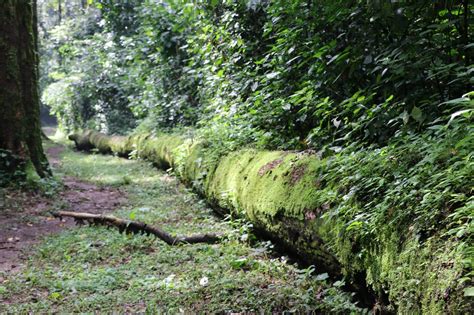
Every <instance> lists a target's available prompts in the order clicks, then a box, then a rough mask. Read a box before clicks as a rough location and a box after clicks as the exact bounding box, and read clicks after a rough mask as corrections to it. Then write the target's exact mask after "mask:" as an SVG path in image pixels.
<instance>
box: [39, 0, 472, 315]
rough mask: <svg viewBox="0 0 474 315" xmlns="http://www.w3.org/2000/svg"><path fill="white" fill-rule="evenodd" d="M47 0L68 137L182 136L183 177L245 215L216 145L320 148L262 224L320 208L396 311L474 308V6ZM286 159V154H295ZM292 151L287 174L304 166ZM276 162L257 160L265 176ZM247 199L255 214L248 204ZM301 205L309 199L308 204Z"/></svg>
mask: <svg viewBox="0 0 474 315" xmlns="http://www.w3.org/2000/svg"><path fill="white" fill-rule="evenodd" d="M38 5H39V6H38V11H39V34H40V38H41V41H40V54H41V63H40V74H41V77H40V86H41V90H42V94H41V95H42V96H41V100H42V103H43V105H44V106H45V109H47V110H49V111H50V112H51V113H52V114H53V115H55V116H56V118H57V121H58V123H59V128H60V130H62V131H63V132H64V133H71V132H77V131H80V130H86V129H92V130H96V131H100V132H103V133H106V134H110V135H143V134H147V135H153V136H156V137H159V136H160V135H163V134H164V133H166V134H168V135H169V134H172V135H178V136H177V137H179V140H176V141H177V142H176V143H177V145H175V143H172V144H171V145H170V146H171V147H172V148H173V149H175V150H174V151H173V152H174V153H173V154H175V157H174V159H175V160H174V161H173V163H174V167H175V169H176V172H177V174H178V175H179V176H181V177H183V178H184V179H185V181H186V179H188V181H189V182H191V184H192V186H193V187H194V188H195V190H197V191H198V192H200V193H201V194H204V195H206V196H208V195H212V194H214V195H213V196H214V197H215V198H216V199H219V200H222V199H225V200H226V202H228V204H229V205H230V206H229V207H228V208H232V207H234V208H236V209H237V210H236V211H237V212H238V211H239V210H238V208H239V207H241V206H242V204H245V202H247V201H245V202H243V201H242V200H244V197H242V196H240V195H236V196H233V195H228V196H227V195H225V193H226V192H222V191H217V189H216V192H214V191H212V189H213V186H212V185H213V183H212V182H213V181H219V180H221V179H220V178H219V174H218V172H215V170H216V169H217V167H218V165H219V164H218V162H219V161H220V159H221V158H222V157H223V156H226V155H228V154H229V153H231V152H234V151H236V150H243V151H238V152H240V153H238V154H241V157H242V159H244V160H245V159H246V158H248V159H249V161H250V160H251V159H253V158H254V157H253V156H254V155H255V156H256V155H258V154H261V152H267V151H266V150H273V151H275V152H277V153H278V154H281V152H280V151H277V150H285V151H287V152H286V153H285V154H293V153H294V152H302V153H294V154H296V155H297V156H298V158H299V155H298V154H306V155H310V156H311V157H312V158H314V160H318V161H321V162H314V161H313V160H311V161H312V162H308V165H309V166H307V165H305V166H304V167H302V168H300V170H302V171H301V174H300V175H298V177H297V179H296V181H295V182H293V183H292V184H293V185H294V186H297V185H296V184H297V182H298V180H300V177H301V178H303V180H301V182H302V183H303V182H304V181H307V182H304V183H309V182H310V181H311V185H312V186H311V191H310V192H308V191H309V190H302V191H301V192H300V194H299V195H298V196H297V198H298V199H295V200H279V199H278V197H279V196H277V195H276V196H273V197H272V198H273V199H271V198H270V197H269V199H271V200H276V201H275V204H277V205H276V206H275V209H273V208H272V209H270V210H268V211H269V212H271V211H274V213H273V215H274V216H273V217H272V220H274V221H272V222H271V223H268V222H266V221H264V220H262V221H264V223H261V224H263V225H265V224H268V226H264V228H265V229H267V230H270V231H275V230H272V229H273V227H274V226H275V225H277V226H278V228H280V225H278V224H282V225H284V224H283V223H285V222H286V223H288V222H289V221H285V219H287V218H291V220H300V221H304V220H306V221H311V220H313V219H314V217H318V219H321V220H322V221H324V222H325V223H324V224H327V225H316V224H315V223H314V225H311V224H312V223H308V225H305V228H307V230H308V231H310V232H311V233H313V232H314V234H317V235H318V236H321V238H322V239H323V240H324V242H325V244H327V247H328V248H329V251H330V253H331V255H333V256H334V257H336V258H337V261H338V263H340V264H341V266H342V267H341V269H342V274H343V275H344V277H345V279H346V280H347V282H348V283H356V284H358V285H360V287H363V288H368V289H367V290H368V293H367V295H371V296H375V297H376V300H377V301H378V302H380V303H382V304H386V305H390V306H389V307H388V308H387V309H389V310H390V311H394V310H400V311H401V312H402V313H403V312H404V311H407V310H410V311H413V310H420V311H423V312H425V313H432V314H435V313H438V312H439V311H440V310H443V311H445V312H448V313H449V312H455V311H459V310H467V309H468V308H469V306H468V303H467V302H466V300H465V299H466V297H472V296H474V287H473V284H472V276H473V271H472V266H473V257H474V248H473V246H472V244H473V243H472V241H473V239H472V232H473V223H472V221H473V216H474V215H473V205H474V197H473V194H472V192H473V191H472V187H474V177H473V176H472V175H473V173H474V170H473V167H474V163H473V148H474V137H473V124H472V118H473V112H474V89H473V86H474V75H473V74H474V65H473V60H474V43H473V40H472V39H473V38H474V30H473V27H472V24H473V19H474V18H473V16H474V15H473V13H474V4H472V3H470V2H469V1H468V0H463V1H455V0H443V1H441V0H439V1H438V0H437V1H432V0H420V1H375V0H374V1H365V0H354V1H346V0H292V1H287V0H248V1H235V0H224V1H215V0H209V1H184V0H169V1H158V0H130V1H108V0H93V1H92V0H87V1H85V0H82V1H78V0H77V1H75V0H63V1H61V0H38ZM137 137H138V136H137ZM169 137H171V140H172V141H175V140H173V139H174V138H172V136H169ZM183 139H184V140H183ZM183 143H184V145H183ZM193 143H199V145H200V146H202V148H203V152H204V154H201V153H199V154H201V155H199V154H198V155H197V156H198V157H199V158H197V159H194V160H193V162H192V163H194V164H198V165H199V166H198V167H196V168H197V169H198V170H195V169H194V168H193V167H192V166H191V167H190V166H189V165H190V162H186V161H189V159H191V158H195V157H196V156H194V157H193V156H192V154H194V153H193V152H194V151H192V148H193V147H192V145H191V144H193ZM180 145H182V146H181V147H180ZM187 145H188V146H187ZM189 148H191V149H189ZM100 149H101V148H100V147H99V150H100ZM107 150H108V151H114V149H113V148H112V150H111V149H110V148H107ZM245 150H247V151H245ZM251 150H255V151H251ZM190 152H191V153H190ZM200 152H201V151H200ZM242 152H243V153H242ZM255 152H258V153H255ZM115 153H117V152H115ZM118 153H120V152H118ZM132 153H133V154H132V155H133V156H134V157H136V156H137V155H140V154H139V153H137V152H135V151H132ZM277 153H275V156H276V154H277ZM269 154H270V153H269ZM241 157H236V158H235V159H236V160H235V161H234V162H236V161H238V160H239V159H240V158H241ZM230 159H232V155H230ZM296 159H297V158H296ZM302 159H303V160H304V157H303V158H302ZM308 159H309V158H308ZM263 160H264V159H263V158H262V160H261V161H263ZM283 160H284V157H283V158H282V161H280V162H278V164H277V165H276V166H278V165H279V164H280V163H283V165H286V164H285V163H287V162H288V161H286V160H285V161H283ZM231 161H232V160H231ZM275 161H278V160H277V159H276V157H274V161H273V162H275ZM305 161H306V160H305ZM265 162H268V161H266V160H265ZM288 163H290V164H291V165H290V166H289V170H292V171H291V172H290V171H288V172H290V176H295V175H294V174H295V172H294V169H298V168H294V167H293V166H294V164H295V163H296V165H299V164H297V162H295V163H293V161H292V162H288ZM311 163H314V164H311ZM317 163H319V164H317ZM170 164H172V163H170ZM194 164H192V165H194ZM237 164H238V163H235V165H237ZM265 165H266V166H267V165H269V164H265ZM314 165H316V166H314ZM219 167H220V166H219ZM273 167H275V165H272V166H271V168H270V169H269V170H270V173H271V171H272V169H273ZM189 169H191V171H190V170H189ZM306 169H310V170H311V171H312V172H313V173H312V174H311V175H307V174H309V173H310V172H309V171H308V172H307V173H305V172H306ZM266 171H267V170H265V169H263V171H262V168H260V169H259V170H258V174H259V176H260V177H262V178H263V176H264V175H265V176H266V173H265V172H266ZM190 172H192V175H189V173H190ZM195 172H197V174H195ZM275 172H277V171H275ZM288 172H287V173H284V174H283V175H282V176H283V177H285V176H288ZM255 173H256V172H255ZM255 176H256V175H255ZM305 176H306V177H305ZM310 176H313V177H311V178H310ZM316 177H317V179H316V180H315V178H316ZM245 180H247V177H245ZM250 180H251V179H249V181H250ZM264 180H267V179H266V178H265V179H262V181H264ZM273 181H275V179H273ZM222 182H223V180H222ZM290 182H291V180H290ZM267 184H268V183H267ZM285 185H287V183H286V182H285ZM288 185H289V184H288ZM301 185H303V184H301ZM308 185H310V184H308ZM269 186H271V182H270V184H268V185H267V186H266V187H269ZM298 187H299V186H298ZM315 187H316V188H315ZM290 189H292V188H290ZM266 193H267V191H265V190H263V191H255V192H254V194H257V195H258V194H262V195H264V194H266ZM224 195H225V196H224ZM292 196H293V195H292ZM308 196H309V197H308ZM247 197H248V196H247ZM247 197H246V199H245V200H249V201H248V204H250V205H251V206H250V207H247V208H246V209H248V208H251V207H252V206H254V204H253V203H252V202H253V201H254V200H253V199H249V198H251V197H249V198H247ZM295 198H296V197H295ZM305 198H306V199H305ZM310 198H312V199H311V200H310V201H308V200H309V199H310ZM300 200H303V201H301V202H300ZM258 202H259V200H257V201H255V204H257V206H255V207H258V206H260V204H259V203H258ZM291 202H293V203H291ZM305 202H306V203H307V204H311V206H312V208H305V207H303V206H301V205H302V204H303V205H304V204H305ZM219 205H220V206H222V207H224V208H225V205H222V204H219ZM236 205H237V206H236ZM282 205H283V206H282ZM295 205H296V206H295ZM272 206H273V204H272ZM300 206H301V207H300ZM278 207H280V208H278ZM285 207H286V208H285ZM298 207H300V208H298ZM242 208H243V207H242ZM259 209H260V208H259ZM281 209H284V210H285V211H287V210H288V211H287V212H285V213H284V214H281V212H282V211H283V210H281ZM260 210H261V209H260ZM310 210H311V211H313V212H311V211H310ZM242 211H244V210H242ZM264 211H267V209H264V210H262V212H264ZM292 211H293V212H292ZM308 215H309V216H310V217H309V218H310V219H308ZM256 216H257V215H256ZM285 216H286V217H285ZM311 216H313V217H311ZM282 218H283V219H282ZM295 218H296V219H295ZM257 220H258V218H257ZM278 220H280V221H278ZM275 222H277V223H275ZM281 222H283V223H281ZM291 222H293V221H291ZM302 224H303V223H302ZM305 224H306V223H305ZM329 227H331V228H329ZM282 229H283V228H282ZM280 232H281V230H277V232H276V234H278V233H280ZM310 232H308V233H310ZM283 235H284V236H282V238H284V237H286V235H285V234H283ZM279 236H281V235H279ZM299 241H300V240H299V239H298V240H297V241H295V242H296V243H297V244H298V246H302V248H304V250H306V247H304V246H305V244H303V245H301V243H298V242H299ZM447 266H449V268H448V267H447ZM440 275H442V276H440ZM420 288H423V292H421V291H420ZM441 288H442V289H441ZM441 291H442V292H441ZM443 294H444V295H443ZM378 302H377V303H378ZM391 303H392V304H391ZM394 305H395V306H394Z"/></svg>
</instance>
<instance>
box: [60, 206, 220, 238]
mask: <svg viewBox="0 0 474 315" xmlns="http://www.w3.org/2000/svg"><path fill="white" fill-rule="evenodd" d="M53 216H54V217H57V218H62V217H71V218H74V219H75V220H76V222H77V223H79V224H83V223H84V221H87V222H88V223H89V224H98V225H105V226H112V227H116V228H118V229H119V231H120V232H128V233H133V234H147V235H154V236H156V237H158V238H159V239H161V240H162V241H164V242H165V243H166V244H168V245H178V244H183V243H187V244H195V243H211V244H212V243H216V242H218V241H219V240H220V239H221V238H222V236H221V235H218V234H196V235H192V236H172V235H171V234H169V233H167V232H165V231H163V230H162V229H160V228H159V227H156V226H150V225H148V224H146V223H143V222H137V221H131V220H124V219H120V218H117V217H114V216H111V215H103V214H93V213H85V212H70V211H59V212H55V213H53Z"/></svg>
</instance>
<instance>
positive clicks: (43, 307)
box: [0, 148, 364, 313]
mask: <svg viewBox="0 0 474 315" xmlns="http://www.w3.org/2000/svg"><path fill="white" fill-rule="evenodd" d="M55 165H56V169H55V174H56V176H57V179H58V180H61V178H64V177H65V176H73V177H75V178H78V179H80V180H84V181H87V182H90V183H93V184H95V185H98V186H99V187H120V189H121V190H122V191H123V192H124V194H125V195H127V196H128V202H126V203H125V204H123V205H122V206H120V207H119V208H118V209H116V211H115V212H114V215H116V216H119V217H122V218H127V219H133V220H139V221H143V222H146V223H150V224H154V225H159V226H162V227H163V228H164V229H165V230H166V231H168V232H170V233H172V234H178V235H184V234H193V233H203V232H211V231H212V232H222V233H224V234H225V235H226V238H225V239H224V240H223V241H222V242H221V243H219V244H213V245H210V244H195V245H182V246H169V245H166V244H165V243H163V242H162V241H160V240H158V239H156V238H154V237H150V236H142V235H134V236H130V235H124V234H120V233H119V232H118V231H116V230H109V229H106V228H104V227H97V226H92V227H77V228H71V229H67V230H64V231H63V232H61V233H60V234H58V235H56V236H50V237H47V238H46V239H45V240H44V241H43V242H42V243H41V244H40V245H39V246H38V247H37V248H35V249H31V255H30V258H29V261H28V263H27V267H26V268H24V270H22V271H21V272H18V273H16V274H10V275H8V274H2V275H1V277H2V279H3V283H0V301H1V302H2V303H0V305H1V306H0V312H13V313H18V312H42V311H48V312H94V311H105V310H107V311H111V310H116V311H120V312H127V311H133V312H138V311H147V312H148V311H149V312H154V311H157V310H160V309H162V310H166V311H168V312H183V311H189V310H192V311H209V312H216V311H279V312H282V311H310V310H313V311H325V312H329V311H343V312H344V313H346V312H347V313H348V312H351V313H352V312H353V313H361V312H363V311H364V310H362V309H360V308H358V307H357V306H356V305H355V304H354V303H352V302H351V299H352V298H351V294H350V293H346V292H343V291H342V290H341V289H340V288H341V287H342V285H343V283H342V282H341V281H339V282H334V283H332V282H329V280H328V275H327V274H325V273H322V274H318V271H317V267H316V268H315V267H309V268H305V269H302V268H298V266H296V265H295V264H294V263H292V262H291V260H289V259H288V258H287V257H285V256H280V255H279V254H277V253H276V252H275V251H274V250H273V245H272V244H271V243H270V242H267V241H261V240H257V239H256V237H255V236H254V235H253V234H252V226H251V225H250V224H248V223H246V222H244V221H241V220H233V219H231V218H225V219H224V220H221V219H219V218H217V217H215V216H214V215H213V214H212V210H211V209H210V208H208V207H207V206H206V204H205V203H204V201H203V200H200V199H199V198H198V197H197V196H196V195H195V194H193V193H192V192H190V191H189V190H188V189H186V188H185V187H184V186H183V185H182V184H180V183H179V182H178V181H177V180H176V179H175V178H174V177H173V176H170V175H169V174H167V173H166V172H163V171H159V170H157V169H155V168H154V167H153V166H152V165H150V164H149V163H146V162H144V161H139V160H127V159H121V158H118V157H110V156H103V155H100V154H92V155H85V154H82V153H78V152H75V151H73V150H71V149H70V148H66V149H65V150H64V151H63V152H62V153H61V154H60V160H59V163H57V164H55ZM56 205H58V203H56ZM58 208H59V209H61V207H60V206H58ZM51 210H58V209H51ZM62 210H67V209H62Z"/></svg>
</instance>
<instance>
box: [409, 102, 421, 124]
mask: <svg viewBox="0 0 474 315" xmlns="http://www.w3.org/2000/svg"><path fill="white" fill-rule="evenodd" d="M411 117H413V119H414V120H416V121H417V122H422V121H423V112H422V111H421V109H419V108H418V107H416V106H415V107H413V109H412V110H411Z"/></svg>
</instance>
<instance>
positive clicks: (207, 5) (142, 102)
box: [44, 0, 474, 148]
mask: <svg viewBox="0 0 474 315" xmlns="http://www.w3.org/2000/svg"><path fill="white" fill-rule="evenodd" d="M95 4H96V7H94V8H92V7H91V8H89V9H88V11H87V12H86V13H84V14H83V15H82V16H80V17H74V19H73V21H75V22H74V23H75V25H76V27H67V31H66V30H65V29H66V28H65V27H64V25H66V24H67V23H72V22H67V21H66V22H63V24H61V25H59V26H56V27H55V28H54V29H53V31H52V32H51V33H52V34H53V36H52V38H53V39H50V41H53V42H56V43H59V44H57V45H56V46H55V47H57V48H58V51H59V55H60V56H61V58H62V59H63V60H62V65H58V69H59V71H62V72H64V73H66V77H69V76H70V75H76V76H79V77H82V80H81V82H80V83H79V84H78V86H75V87H74V90H75V93H74V96H73V97H72V98H71V99H70V100H69V102H68V103H67V104H69V105H68V106H70V107H74V108H75V110H72V109H69V110H67V111H62V112H58V115H59V117H60V118H63V119H64V118H65V116H68V115H70V117H69V118H68V119H67V120H68V121H71V120H72V121H74V122H76V124H74V123H73V124H71V123H68V124H67V126H69V127H78V126H85V125H87V124H88V123H91V122H92V125H93V126H95V127H97V128H99V129H102V130H104V131H109V132H124V131H127V130H129V128H131V127H133V126H134V125H135V121H138V122H140V121H141V120H143V119H144V118H146V117H148V119H146V123H147V126H148V128H150V129H163V128H172V127H177V126H189V125H191V126H193V125H196V124H198V125H199V126H201V127H204V128H205V129H207V130H206V133H209V132H211V133H212V131H213V130H221V129H229V128H231V129H232V130H234V131H235V132H233V133H231V134H226V138H227V139H231V140H226V142H229V143H231V142H232V141H235V142H237V143H239V144H240V143H252V142H258V143H260V144H261V145H264V146H267V147H281V148H307V147H320V146H321V145H328V144H329V145H331V146H341V145H344V144H345V143H349V142H351V141H363V142H365V143H368V144H370V143H375V144H384V143H386V142H387V140H388V139H389V138H390V137H391V136H393V135H394V134H395V133H396V132H397V131H407V130H414V131H420V130H422V129H424V128H426V126H429V124H430V123H432V122H433V121H436V119H438V118H439V117H440V116H441V115H443V114H446V113H448V114H449V113H453V112H454V111H455V110H456V109H455V108H451V107H452V105H453V103H450V102H447V101H449V100H451V99H455V98H458V97H460V96H461V95H463V94H464V93H466V92H468V91H469V89H470V87H471V86H472V84H473V83H474V81H473V79H472V71H473V66H472V64H471V61H472V59H473V58H472V55H473V54H472V52H473V49H474V47H473V46H472V44H470V41H469V39H470V38H472V35H473V34H472V33H473V32H472V28H470V29H469V28H468V25H469V21H470V20H471V15H470V12H469V9H472V6H471V8H467V2H461V1H447V2H446V1H434V2H433V1H416V2H405V1H397V2H388V1H387V2H385V1H374V2H366V1H360V0H359V1H342V0H339V1H324V0H321V1H307V0H305V1H302V0H296V1H280V0H273V1H263V0H262V1H259V0H253V1H231V0H228V1H203V2H191V1H180V0H174V1H167V2H161V3H157V2H156V1H140V0H135V1H127V2H124V3H120V4H117V3H112V2H110V1H97V2H95ZM97 8H99V9H97ZM466 9H468V10H466ZM99 13H100V14H101V16H100V17H99ZM92 22H93V23H92ZM85 24H87V25H95V26H94V27H91V26H88V29H87V30H84V29H83V28H82V26H83V25H85ZM61 29H63V31H62V32H61V31H60V30H61ZM64 32H66V33H67V34H68V35H67V36H65V35H64V34H63V33H64ZM58 33H61V34H63V36H65V37H66V38H67V39H68V41H67V42H61V41H60V40H58V39H54V34H56V37H57V36H58V35H57V34H58ZM71 39H72V41H71ZM66 80H68V81H70V79H69V78H66ZM48 92H49V89H46V95H45V98H44V100H45V102H46V103H48V104H50V105H51V106H52V107H53V108H64V105H59V103H61V100H59V99H58V101H57V103H55V102H54V101H53V100H51V98H49V99H48V96H47V94H48ZM66 112H67V113H68V114H66ZM72 113H79V115H78V116H77V115H75V114H72ZM132 113H133V115H132ZM109 116H110V117H111V119H108V117H109ZM117 119H119V120H120V119H121V120H122V122H121V123H120V125H119V126H113V123H112V122H113V121H117ZM121 129H122V130H121ZM230 146H232V144H230Z"/></svg>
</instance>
